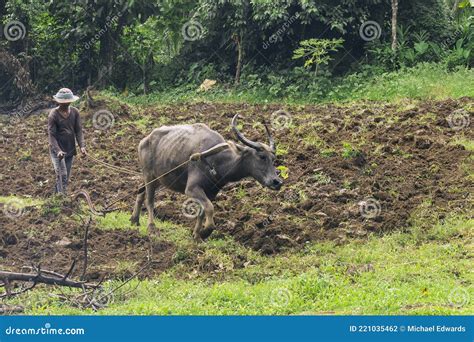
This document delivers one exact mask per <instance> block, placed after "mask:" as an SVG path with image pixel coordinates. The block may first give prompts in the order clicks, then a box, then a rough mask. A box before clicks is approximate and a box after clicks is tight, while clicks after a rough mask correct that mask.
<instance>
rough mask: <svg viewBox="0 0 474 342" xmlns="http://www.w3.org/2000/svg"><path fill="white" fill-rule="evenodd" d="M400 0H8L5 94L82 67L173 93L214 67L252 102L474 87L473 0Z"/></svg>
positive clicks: (234, 93) (43, 85) (448, 93)
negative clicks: (109, 1) (109, 0)
mask: <svg viewBox="0 0 474 342" xmlns="http://www.w3.org/2000/svg"><path fill="white" fill-rule="evenodd" d="M396 2H397V3H398V10H397V12H396V13H395V11H396V10H395V9H394V8H393V7H392V6H391V2H389V1H385V0H372V1H371V3H370V6H367V2H366V1H364V0H334V1H319V2H317V1H316V2H315V1H312V2H311V1H301V0H291V1H290V0H289V1H283V2H269V1H266V0H256V1H230V2H229V1H216V0H199V1H184V0H177V1H164V2H163V1H157V0H154V1H134V0H120V1H115V2H114V3H113V4H108V5H106V4H105V3H104V2H103V1H77V0H76V1H74V5H73V6H70V4H65V3H63V2H61V1H57V0H52V1H48V2H36V3H35V4H34V5H33V4H31V2H30V1H26V0H11V1H3V2H0V23H1V24H3V25H4V27H7V26H8V25H9V24H10V23H17V24H16V26H14V27H13V28H14V29H10V30H9V31H8V32H7V31H5V32H7V33H8V35H7V37H6V38H7V39H2V40H0V52H1V53H2V63H0V78H1V79H5V80H8V81H7V84H6V85H5V86H4V87H2V89H0V102H8V103H16V102H20V100H23V99H24V98H25V97H30V96H31V95H32V94H33V93H35V92H37V90H38V89H41V90H42V91H44V93H45V95H51V93H53V92H55V91H57V89H58V88H60V87H61V86H64V79H68V78H71V75H74V83H73V84H71V85H69V87H71V88H74V89H73V90H74V91H75V92H77V91H79V90H85V89H86V88H87V87H88V86H91V85H93V86H94V87H95V88H96V89H98V90H105V89H107V90H111V91H113V92H115V93H117V94H120V96H125V97H126V96H128V95H130V96H132V97H134V96H136V95H138V94H150V95H151V96H152V98H156V100H153V99H152V101H153V102H159V101H158V99H159V100H165V101H164V102H165V103H166V102H167V103H169V102H174V101H176V100H177V101H183V100H187V99H189V98H193V97H194V96H190V94H193V95H195V94H194V92H195V90H196V89H197V88H198V87H199V85H200V84H201V83H203V81H204V80H205V79H210V80H216V81H217V84H218V86H217V89H215V88H216V87H214V88H211V90H210V91H211V92H212V94H204V95H202V96H203V97H204V98H208V99H220V100H222V99H225V100H230V101H237V100H238V101H246V102H250V101H251V102H265V101H282V100H283V99H284V100H285V101H286V100H287V99H288V100H290V101H295V102H297V101H300V102H302V101H303V100H305V101H306V102H315V101H333V100H354V99H370V100H391V99H401V98H406V97H411V98H446V97H459V96H462V95H464V96H466V95H472V89H467V88H469V87H467V86H466V85H467V84H470V83H469V80H470V81H471V83H472V74H471V73H470V72H469V71H467V70H466V68H470V67H472V65H473V63H474V54H473V53H472V48H473V44H474V33H473V32H474V30H473V29H472V26H473V17H472V11H471V7H470V6H469V0H462V1H458V0H419V1H398V0H397V1H396ZM395 14H397V15H396V18H397V20H396V22H395V23H392V18H395ZM369 18H373V19H372V20H370V19H369ZM373 20H376V21H373ZM18 22H19V24H18ZM392 25H395V29H396V30H394V32H397V35H396V36H393V35H392V34H391V32H392ZM50 51H55V52H56V53H54V54H51V53H50ZM38 63H41V65H42V67H41V68H38V67H37V65H38ZM425 63H428V64H427V65H425ZM65 65H67V66H68V67H67V68H64V66H65ZM459 69H460V70H459ZM399 72H400V74H399ZM451 73H452V74H451ZM13 76H16V77H13ZM439 80H443V81H445V83H442V84H440V83H439ZM460 80H464V86H462V85H461V82H460ZM435 81H436V82H435ZM422 84H423V86H420V85H422ZM464 88H466V89H464ZM471 88H472V87H471ZM463 90H464V92H463ZM466 92H467V93H466ZM255 93H256V94H255ZM228 97H230V99H228ZM139 101H143V102H147V101H148V100H147V99H144V98H142V99H140V100H139Z"/></svg>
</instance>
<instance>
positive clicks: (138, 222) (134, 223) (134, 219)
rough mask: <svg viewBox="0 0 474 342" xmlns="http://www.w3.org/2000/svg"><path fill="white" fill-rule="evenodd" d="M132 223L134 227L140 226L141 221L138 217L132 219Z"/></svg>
mask: <svg viewBox="0 0 474 342" xmlns="http://www.w3.org/2000/svg"><path fill="white" fill-rule="evenodd" d="M130 223H131V224H132V225H135V226H139V225H140V219H139V218H138V217H136V218H135V217H133V216H132V217H130Z"/></svg>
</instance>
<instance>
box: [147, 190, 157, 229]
mask: <svg viewBox="0 0 474 342" xmlns="http://www.w3.org/2000/svg"><path fill="white" fill-rule="evenodd" d="M155 190H156V184H155V182H152V183H150V184H148V185H147V186H146V189H145V192H146V209H147V211H148V233H157V229H156V226H155V223H154V222H153V220H154V218H155V216H154V210H153V208H154V206H155Z"/></svg>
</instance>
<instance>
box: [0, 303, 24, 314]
mask: <svg viewBox="0 0 474 342" xmlns="http://www.w3.org/2000/svg"><path fill="white" fill-rule="evenodd" d="M23 311H25V308H24V307H22V306H20V305H7V304H0V315H11V314H14V313H22V312H23Z"/></svg>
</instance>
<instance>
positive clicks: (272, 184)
mask: <svg viewBox="0 0 474 342" xmlns="http://www.w3.org/2000/svg"><path fill="white" fill-rule="evenodd" d="M238 117H239V114H236V115H235V116H234V117H233V119H232V130H233V131H234V133H235V135H236V136H237V139H238V140H239V141H240V142H242V143H243V144H244V145H246V146H248V147H249V148H246V149H245V150H244V151H242V157H243V158H244V167H245V168H246V169H247V172H248V174H250V176H252V177H253V178H255V179H256V180H257V181H258V182H259V183H260V184H262V185H263V186H266V187H267V188H270V189H272V190H279V189H280V188H281V186H282V184H283V180H282V179H281V178H280V177H279V176H278V173H277V170H276V168H275V165H274V163H275V158H276V156H275V152H276V146H275V141H274V140H273V137H272V135H271V133H270V130H269V129H268V126H267V124H266V123H264V126H265V131H266V133H267V137H268V145H267V144H263V143H259V142H255V141H252V140H250V139H248V138H246V137H245V136H244V135H243V134H242V133H241V132H240V131H239V129H238V128H237V119H238Z"/></svg>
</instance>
